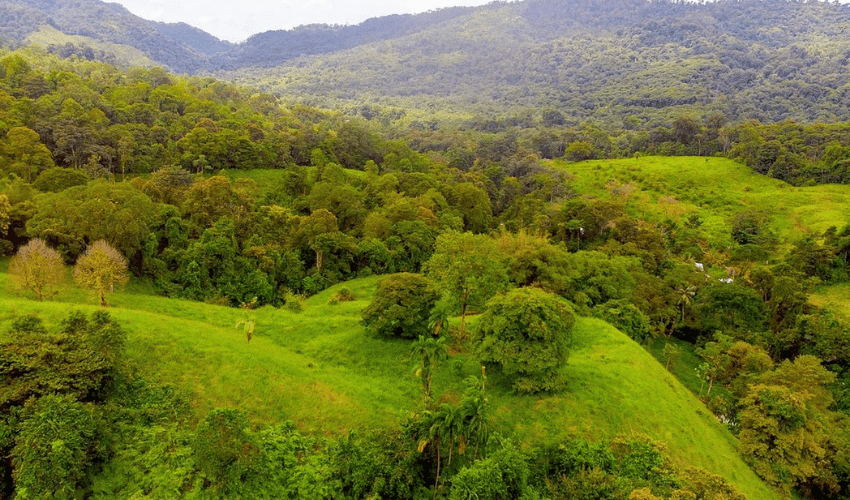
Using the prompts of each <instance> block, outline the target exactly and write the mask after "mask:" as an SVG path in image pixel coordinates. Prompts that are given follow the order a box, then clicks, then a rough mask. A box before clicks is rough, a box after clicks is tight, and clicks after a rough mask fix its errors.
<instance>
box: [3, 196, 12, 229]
mask: <svg viewBox="0 0 850 500" xmlns="http://www.w3.org/2000/svg"><path fill="white" fill-rule="evenodd" d="M11 211H12V205H11V204H10V203H9V197H8V196H6V195H5V194H0V236H3V235H4V234H6V230H7V229H9V222H10V220H9V219H10V216H9V212H11Z"/></svg>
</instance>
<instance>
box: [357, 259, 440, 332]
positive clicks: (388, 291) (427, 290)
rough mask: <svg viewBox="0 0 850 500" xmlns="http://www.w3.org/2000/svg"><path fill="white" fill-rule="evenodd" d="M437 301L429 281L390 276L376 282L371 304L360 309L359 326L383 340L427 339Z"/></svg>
mask: <svg viewBox="0 0 850 500" xmlns="http://www.w3.org/2000/svg"><path fill="white" fill-rule="evenodd" d="M438 298H439V294H438V293H437V292H436V291H435V290H434V287H433V286H432V284H431V281H430V280H429V279H428V278H426V277H424V276H422V275H421V274H414V273H398V274H391V275H389V276H387V277H385V278H384V279H382V280H381V281H379V282H378V289H377V290H376V291H375V296H374V297H373V299H372V303H371V304H369V305H368V306H367V307H366V308H365V309H363V312H362V314H361V316H362V318H363V321H362V323H363V326H365V327H366V328H367V329H368V330H370V331H372V332H374V333H376V334H378V335H381V336H384V337H402V338H407V339H415V338H417V337H419V336H426V335H429V334H430V333H431V332H430V329H429V328H428V317H429V316H430V314H431V309H432V308H433V307H434V304H435V303H436V302H437V299H438Z"/></svg>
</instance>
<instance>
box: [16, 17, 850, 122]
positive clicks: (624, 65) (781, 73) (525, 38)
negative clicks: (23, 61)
mask: <svg viewBox="0 0 850 500" xmlns="http://www.w3.org/2000/svg"><path fill="white" fill-rule="evenodd" d="M46 29H52V30H55V31H56V32H57V33H60V34H61V35H65V36H68V37H73V38H68V39H63V37H62V36H55V37H54V38H55V42H54V43H52V45H53V50H56V48H57V47H65V49H66V50H64V53H65V54H66V55H69V54H77V55H78V56H82V57H86V58H99V57H101V56H103V55H106V54H108V53H110V50H112V52H114V47H115V46H116V45H117V46H124V47H128V48H132V49H134V50H135V51H140V52H141V53H143V54H144V55H145V56H146V57H147V58H148V59H149V60H150V64H156V65H163V66H165V67H166V68H167V69H169V70H171V71H174V72H178V73H188V74H195V73H200V74H211V75H214V76H216V77H219V78H222V79H225V80H231V81H236V82H239V83H244V84H248V85H252V86H256V87H259V88H261V89H263V90H267V91H269V92H273V93H275V94H277V95H278V96H280V97H283V98H285V99H288V100H291V101H298V102H306V103H308V104H312V105H318V106H325V107H337V108H341V109H346V110H360V111H355V112H362V114H363V115H364V116H366V117H367V118H371V117H381V116H384V117H386V116H392V117H397V116H399V112H398V109H404V110H406V114H407V121H408V122H410V121H411V120H415V119H419V118H422V119H423V120H429V119H431V120H433V119H440V120H444V121H445V120H450V119H453V118H454V119H457V118H462V119H466V120H469V119H472V118H474V117H478V118H481V117H491V118H497V119H502V120H504V119H507V120H509V121H510V120H513V122H517V121H518V122H522V120H523V117H524V116H525V115H527V114H528V113H529V110H538V111H539V110H550V111H557V112H558V113H559V114H561V115H562V116H563V117H564V120H565V122H566V123H573V124H579V123H583V122H586V121H588V120H590V121H593V122H598V123H601V124H604V125H607V126H609V127H612V126H613V127H622V128H652V127H654V126H657V125H660V124H665V123H668V124H669V123H670V121H671V120H672V119H673V118H675V117H677V116H681V115H685V114H696V115H702V116H704V115H707V114H709V113H720V114H722V115H723V116H725V117H726V118H727V119H730V120H745V119H757V120H760V121H763V122H774V121H781V120H787V119H793V120H798V121H802V122H814V121H827V122H829V121H838V120H850V106H847V103H848V102H850V74H848V71H847V69H848V68H847V66H848V60H850V6H848V5H846V4H839V3H837V2H832V3H829V2H816V1H815V2H806V3H803V2H791V1H784V0H766V1H755V0H742V1H731V0H722V1H718V2H710V3H704V2H700V3H685V2H670V1H646V0H526V1H522V2H513V3H498V2H494V3H491V4H488V5H485V6H482V7H454V8H446V9H440V10H436V11H431V12H428V13H423V14H417V15H393V16H386V17H380V18H374V19H370V20H367V21H365V22H363V23H361V24H358V25H353V26H329V25H309V26H301V27H298V28H295V29H292V30H287V31H269V32H265V33H260V34H257V35H254V36H252V37H250V38H249V39H248V40H246V41H245V42H242V43H240V44H232V43H229V42H225V41H221V40H218V39H217V38H215V37H213V36H212V35H209V34H208V33H205V32H203V31H201V30H199V29H197V28H194V27H192V26H189V25H187V24H183V23H180V24H165V23H157V22H152V21H147V20H144V19H141V18H139V17H137V16H134V15H133V14H131V13H130V12H129V11H127V10H126V9H125V8H123V7H121V6H120V5H117V4H110V3H103V2H100V1H97V0H0V42H2V43H4V44H5V45H8V46H12V47H15V46H19V45H25V44H27V43H29V42H32V41H33V40H35V38H34V36H33V35H34V34H37V33H39V32H43V31H44V30H46ZM80 37H84V38H83V39H82V40H83V41H80V40H81V38H80ZM40 40H41V43H42V44H44V42H43V40H44V37H42V38H41V39H40ZM104 43H106V44H110V45H107V46H106V48H101V49H100V50H87V49H89V48H91V47H93V48H97V47H99V44H104ZM68 44H71V47H68ZM85 45H88V46H90V47H86V50H82V51H81V50H79V49H80V46H85ZM121 60H122V57H121V56H120V55H119V56H114V55H113V56H112V58H111V59H110V62H116V61H117V62H118V63H120V62H121ZM364 106H365V107H366V108H368V109H365V110H364Z"/></svg>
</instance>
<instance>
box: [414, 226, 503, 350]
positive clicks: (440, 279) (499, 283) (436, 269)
mask: <svg viewBox="0 0 850 500" xmlns="http://www.w3.org/2000/svg"><path fill="white" fill-rule="evenodd" d="M498 255H499V250H498V247H497V246H496V244H495V242H494V241H493V239H492V238H490V237H488V236H483V235H473V234H472V233H454V232H452V233H443V234H441V235H440V236H439V237H438V238H437V248H436V250H435V251H434V255H432V256H431V259H430V260H429V261H428V262H427V263H426V264H425V268H426V274H427V275H428V276H429V277H431V279H433V280H434V282H435V283H436V285H437V287H438V288H439V289H440V290H441V291H442V292H443V295H444V296H445V298H446V299H447V300H448V301H449V303H451V304H452V305H453V306H455V307H457V308H458V309H460V317H461V320H460V335H461V337H463V336H464V335H465V332H466V315H467V312H468V309H469V308H470V307H476V308H477V307H482V306H483V305H484V303H485V302H486V301H487V300H488V299H489V298H490V297H492V296H493V295H494V294H495V293H496V292H498V291H499V290H501V289H502V288H504V286H505V282H506V281H507V275H506V272H505V268H504V265H503V264H502V263H501V262H500V259H498V258H497V256H498Z"/></svg>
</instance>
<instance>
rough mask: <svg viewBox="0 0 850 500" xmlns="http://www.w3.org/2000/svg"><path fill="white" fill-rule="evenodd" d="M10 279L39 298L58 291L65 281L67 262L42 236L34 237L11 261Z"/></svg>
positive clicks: (19, 287) (21, 288)
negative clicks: (57, 288)
mask: <svg viewBox="0 0 850 500" xmlns="http://www.w3.org/2000/svg"><path fill="white" fill-rule="evenodd" d="M9 279H10V280H11V281H12V283H13V284H14V285H15V286H17V287H18V289H20V290H29V291H31V292H33V293H35V295H36V297H37V298H38V300H42V299H44V297H45V296H50V295H54V294H56V293H58V290H56V289H55V287H57V286H59V285H60V284H62V282H63V281H65V263H64V261H63V260H62V256H60V255H59V252H57V251H56V250H53V249H52V248H50V247H48V246H47V243H45V242H44V240H42V239H41V238H33V239H31V240H30V241H29V242H28V243H27V244H26V245H24V246H22V247H21V248H19V249H18V253H17V254H15V256H14V257H12V259H11V260H10V261H9Z"/></svg>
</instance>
